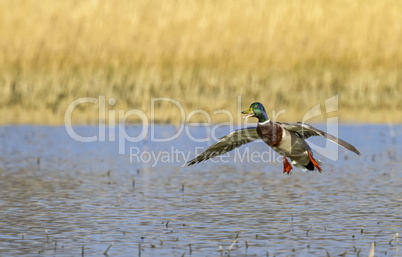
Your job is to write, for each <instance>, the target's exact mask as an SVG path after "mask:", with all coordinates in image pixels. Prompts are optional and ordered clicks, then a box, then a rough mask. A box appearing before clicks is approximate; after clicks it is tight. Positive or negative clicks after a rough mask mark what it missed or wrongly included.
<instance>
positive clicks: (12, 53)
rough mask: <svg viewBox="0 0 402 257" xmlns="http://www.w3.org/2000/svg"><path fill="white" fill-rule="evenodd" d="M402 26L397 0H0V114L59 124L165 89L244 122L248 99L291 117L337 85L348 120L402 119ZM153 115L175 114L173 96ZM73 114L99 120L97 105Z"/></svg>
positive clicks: (133, 104) (187, 104)
mask: <svg viewBox="0 0 402 257" xmlns="http://www.w3.org/2000/svg"><path fill="white" fill-rule="evenodd" d="M401 24H402V2H400V1H391V0H383V1H377V0H369V1H363V0H357V1H349V0H337V1H325V0H319V1H315V0H314V1H313V0H303V1H292V0H284V1H274V0H268V1H266V0H255V1H249V0H234V1H229V0H223V1H213V0H206V1H186V0H167V1H156V0H146V1H139V0H137V1H130V0H119V1H107V0H87V1H67V0H64V1H53V0H44V1H35V0H15V1H1V2H0V35H1V37H0V70H1V78H0V94H1V95H2V97H1V98H0V106H1V107H0V115H1V116H0V117H1V121H0V123H2V124H9V123H17V124H21V123H35V124H38V123H42V124H62V123H63V122H64V113H65V110H66V108H67V106H68V105H69V104H70V103H71V102H72V101H73V100H75V99H77V98H80V97H85V96H90V97H95V98H98V97H99V95H104V96H106V98H110V97H113V98H115V100H116V104H115V105H113V106H111V105H108V106H107V108H108V109H111V108H114V109H120V110H125V111H128V110H131V109H139V110H141V111H143V112H145V113H146V114H147V115H148V117H150V111H151V108H150V106H151V98H155V97H170V98H173V99H175V100H177V101H178V102H179V103H180V104H181V105H183V107H184V110H185V112H186V115H187V114H189V113H190V112H191V111H193V110H196V109H202V110H205V111H206V112H207V113H209V114H211V116H212V122H221V121H228V120H227V119H228V116H227V115H224V114H213V112H214V111H216V110H219V109H225V110H228V111H229V112H231V113H232V114H233V115H234V117H235V118H236V119H235V120H234V121H235V122H237V121H238V120H237V117H238V116H237V112H238V108H239V106H238V103H237V97H238V96H241V97H242V106H241V108H246V107H248V106H249V105H250V103H252V102H253V101H261V102H262V103H264V104H265V105H266V108H267V109H269V110H276V111H279V110H286V114H284V115H281V116H280V120H284V121H287V120H293V121H296V120H300V119H301V117H303V115H304V114H305V113H306V112H307V111H308V110H309V109H310V108H311V107H313V106H314V105H316V104H323V103H324V100H325V99H327V98H329V97H331V96H333V95H335V94H338V95H339V110H338V112H337V113H336V114H335V115H337V116H339V118H340V120H341V121H360V122H401V121H402V115H401V114H400V113H401V110H402V88H401V85H400V84H401V82H402V75H401V74H402V73H401V72H400V71H401V70H402V51H400V46H401V43H402V25H401ZM155 113H156V115H155V121H156V122H169V123H177V122H179V121H180V116H179V113H178V110H177V107H176V106H174V105H172V104H171V103H167V102H160V104H159V105H157V106H156V109H155ZM332 115H334V114H332ZM325 117H326V116H322V117H318V118H317V121H320V120H321V121H322V120H324V119H325ZM205 120H206V118H205V116H204V115H201V114H197V115H194V116H193V117H192V118H191V119H190V121H191V122H205ZM73 121H74V122H75V123H95V122H97V121H98V109H97V106H96V105H94V104H83V105H80V106H79V108H77V110H75V111H74V113H73ZM132 121H133V122H136V121H138V119H135V118H133V119H132Z"/></svg>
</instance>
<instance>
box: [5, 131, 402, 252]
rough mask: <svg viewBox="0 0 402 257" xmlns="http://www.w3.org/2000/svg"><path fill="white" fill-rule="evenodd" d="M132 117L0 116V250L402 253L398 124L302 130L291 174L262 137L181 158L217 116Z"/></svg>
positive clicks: (203, 141)
mask: <svg viewBox="0 0 402 257" xmlns="http://www.w3.org/2000/svg"><path fill="white" fill-rule="evenodd" d="M317 127H319V128H321V129H326V128H325V126H323V125H317ZM122 129H123V130H124V133H125V134H126V135H127V136H126V137H130V138H129V139H124V138H123V136H124V135H123V134H122V132H123V130H122ZM142 129H143V128H142V127H140V126H129V127H124V128H120V131H119V128H118V127H116V128H111V129H108V128H106V131H105V132H104V134H103V131H101V133H99V128H98V127H95V126H92V127H91V126H82V127H74V132H75V133H76V134H77V135H79V136H81V137H86V139H88V138H89V136H92V137H93V136H96V137H97V138H96V141H94V142H79V141H77V140H75V139H74V138H73V137H72V136H71V135H69V134H68V133H67V131H66V129H65V127H63V126H61V127H48V126H3V127H0V142H1V143H0V146H1V147H0V188H1V197H0V256H17V255H18V256H77V255H81V254H82V251H84V255H85V256H101V255H102V254H103V253H104V252H105V250H106V249H107V248H108V246H109V245H110V244H111V243H113V246H112V247H111V248H110V249H109V251H108V253H107V254H108V255H109V256H139V255H141V256H162V255H164V256H182V255H183V254H185V256H189V255H191V256H220V255H222V256H228V255H231V256H244V255H251V256H254V255H257V256H266V255H267V254H269V256H326V255H327V253H328V254H330V256H338V255H340V254H345V256H359V255H360V256H368V254H369V251H370V249H371V244H372V242H375V253H376V256H400V255H401V253H400V250H399V247H400V243H398V239H397V238H395V239H394V240H392V242H390V241H391V239H392V238H393V237H394V236H395V234H396V233H399V235H402V234H401V233H402V187H401V185H402V170H401V167H400V165H401V164H402V141H401V138H402V126H401V125H394V126H389V125H341V126H339V128H338V130H337V132H338V136H339V137H340V138H342V139H344V140H346V141H348V142H350V143H352V144H353V145H355V146H356V148H358V149H359V150H360V152H361V153H362V155H361V156H357V155H355V154H354V153H351V152H347V151H346V150H344V149H343V148H338V147H334V145H333V144H332V143H327V141H325V140H323V139H319V138H313V139H312V140H311V141H310V142H311V144H312V145H315V147H314V149H316V150H317V152H316V154H315V156H316V157H317V158H318V159H320V160H321V161H323V165H322V167H323V172H322V173H321V174H320V173H318V172H303V171H301V170H299V169H297V168H295V169H294V170H292V172H291V174H290V175H285V174H283V173H282V163H281V158H280V156H278V155H277V154H275V153H273V152H272V151H271V150H270V149H269V148H268V146H266V145H265V144H264V143H262V142H254V143H250V144H247V145H245V146H242V147H241V148H239V150H238V151H233V152H231V153H230V154H227V155H225V156H223V157H222V158H216V159H214V160H212V161H207V162H204V163H200V164H197V165H195V166H191V167H184V164H185V162H186V161H187V160H189V158H194V157H195V154H196V152H198V153H200V152H201V151H202V150H204V149H205V148H206V147H207V146H209V145H211V144H212V143H213V142H214V138H215V137H221V136H224V135H225V134H227V133H229V132H230V131H231V130H232V129H233V128H230V127H219V128H217V129H215V128H210V127H201V126H200V127H187V128H186V129H183V131H181V132H180V130H181V128H179V127H174V126H156V127H155V128H153V130H152V129H151V128H146V129H145V130H144V131H145V132H144V131H143V130H142ZM141 132H144V133H143V134H141ZM211 132H212V135H213V137H214V138H208V136H209V135H211ZM113 136H114V137H113ZM170 137H172V138H171V139H170V140H168V139H169V138H170ZM130 140H131V141H137V142H130ZM158 140H159V141H163V140H165V141H166V142H155V141H158ZM197 141H199V142H197ZM320 148H324V149H327V150H328V149H329V150H330V154H329V155H328V153H327V152H325V151H324V152H322V150H320ZM119 152H120V153H119ZM319 152H322V153H323V154H319ZM236 237H237V240H236ZM235 240H236V241H235ZM399 240H400V239H399ZM229 250H230V251H229Z"/></svg>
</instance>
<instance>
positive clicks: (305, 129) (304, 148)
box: [187, 102, 360, 174]
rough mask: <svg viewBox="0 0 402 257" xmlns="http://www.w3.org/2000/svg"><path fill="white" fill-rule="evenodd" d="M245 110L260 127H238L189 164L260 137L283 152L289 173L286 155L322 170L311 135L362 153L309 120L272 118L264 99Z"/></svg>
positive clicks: (307, 165) (304, 165) (305, 166)
mask: <svg viewBox="0 0 402 257" xmlns="http://www.w3.org/2000/svg"><path fill="white" fill-rule="evenodd" d="M242 113H243V114H246V116H245V117H244V118H249V117H255V118H257V119H258V124H257V127H250V128H243V129H239V130H236V131H234V132H232V133H230V134H229V135H226V136H224V137H222V138H221V139H220V140H219V141H218V142H216V143H215V144H213V145H212V146H210V147H209V148H208V149H207V150H205V151H204V152H203V153H201V154H200V155H198V156H197V157H196V158H194V159H193V160H191V161H189V162H188V163H187V166H190V165H193V164H196V163H199V162H202V161H205V160H208V159H210V158H213V157H216V156H219V155H221V154H224V153H227V152H229V151H231V150H233V149H235V148H237V147H240V146H241V145H243V144H246V143H249V142H252V141H255V140H258V139H261V140H262V141H264V142H265V143H266V144H267V145H269V146H270V147H271V148H272V149H274V150H275V151H276V152H277V153H279V154H281V155H282V156H283V173H287V174H289V173H290V171H291V170H292V169H293V167H292V165H291V164H290V162H289V161H288V160H287V158H289V159H290V160H291V161H292V164H293V165H295V166H297V167H300V168H302V169H307V170H317V171H319V172H321V171H322V169H321V167H320V164H321V162H320V161H319V160H317V159H315V158H314V157H313V152H312V151H311V148H310V146H309V145H308V144H307V142H306V140H305V139H306V138H309V137H311V136H322V137H325V138H327V139H329V140H331V141H332V142H335V143H336V144H338V145H340V146H342V147H344V148H346V149H348V150H350V151H352V152H354V153H356V154H357V155H360V152H359V151H358V150H357V149H356V148H355V147H354V146H353V145H351V144H349V143H347V142H345V141H344V140H342V139H339V138H337V137H335V136H333V135H331V134H328V133H326V132H324V131H322V130H319V129H316V128H314V127H312V126H310V125H308V124H305V123H301V122H297V123H281V122H273V121H271V120H270V119H269V117H268V115H267V112H266V111H265V108H264V106H263V105H262V104H261V103H258V102H255V103H252V104H251V105H250V108H248V109H247V110H244V111H242Z"/></svg>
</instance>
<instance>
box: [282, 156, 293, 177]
mask: <svg viewBox="0 0 402 257" xmlns="http://www.w3.org/2000/svg"><path fill="white" fill-rule="evenodd" d="M292 169H293V167H292V165H291V164H290V162H288V159H286V157H283V173H287V174H289V173H290V171H291V170H292Z"/></svg>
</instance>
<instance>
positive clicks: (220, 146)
mask: <svg viewBox="0 0 402 257" xmlns="http://www.w3.org/2000/svg"><path fill="white" fill-rule="evenodd" d="M257 139H259V137H258V134H257V128H256V127H252V128H244V129H238V130H236V131H234V132H232V133H230V134H229V135H226V136H224V137H222V138H221V139H220V140H219V141H218V142H216V143H215V144H213V145H211V146H210V147H209V148H208V149H207V150H205V151H204V152H203V153H202V154H200V155H198V156H197V157H196V158H194V159H192V160H191V161H189V162H187V166H190V165H193V164H196V163H199V162H202V161H206V160H208V159H210V158H213V157H215V156H218V155H222V154H224V153H227V152H229V151H232V150H233V149H235V148H237V147H240V146H241V145H244V144H247V143H250V142H252V141H255V140H257Z"/></svg>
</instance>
